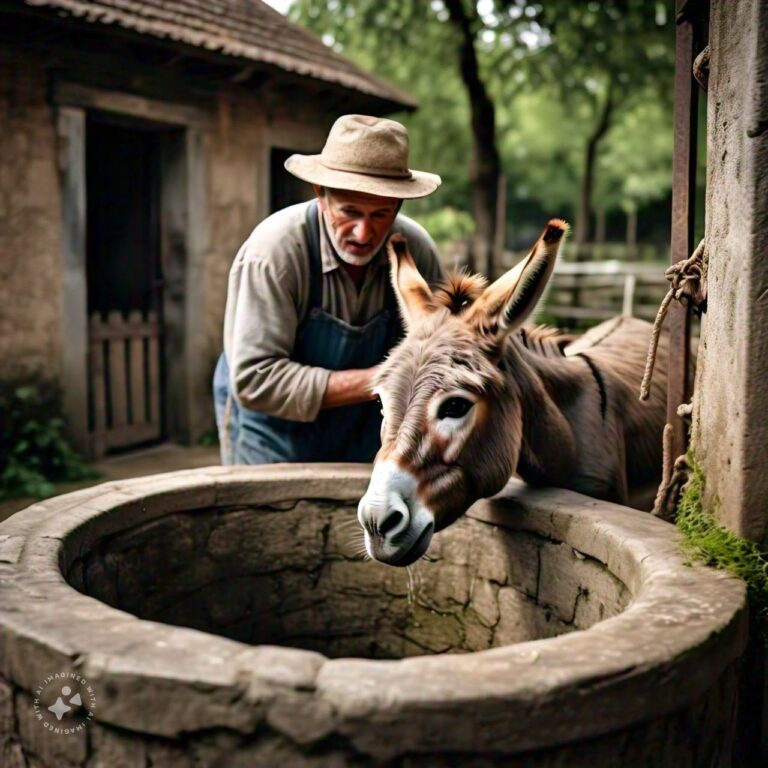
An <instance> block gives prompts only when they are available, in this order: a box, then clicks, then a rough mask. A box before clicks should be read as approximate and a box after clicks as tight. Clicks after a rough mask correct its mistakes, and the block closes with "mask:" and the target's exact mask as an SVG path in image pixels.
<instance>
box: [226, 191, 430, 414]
mask: <svg viewBox="0 0 768 768" xmlns="http://www.w3.org/2000/svg"><path fill="white" fill-rule="evenodd" d="M308 205H309V203H300V204H298V205H293V206H291V207H289V208H285V209H284V210H282V211H278V212H277V213H274V214H273V215H272V216H270V217H269V218H267V219H265V220H264V221H263V222H261V224H259V225H258V226H257V227H256V229H254V230H253V232H252V233H251V235H250V236H249V237H248V239H247V240H246V241H245V243H243V245H242V247H241V248H240V250H239V252H238V254H237V256H236V257H235V261H234V263H233V264H232V268H231V270H230V273H229V288H228V291H227V308H226V313H225V317H224V351H225V353H226V356H227V361H228V363H229V369H230V386H231V388H232V392H233V393H234V394H235V397H236V398H237V401H238V402H239V403H240V404H241V405H242V406H244V407H246V408H249V409H251V410H256V411H261V412H263V413H268V414H270V415H272V416H280V417H282V418H284V419H291V420H294V421H314V419H315V418H317V414H318V412H319V411H320V406H321V404H322V401H323V396H324V395H325V390H326V387H327V385H328V378H329V376H330V374H331V371H329V370H327V369H325V368H318V367H315V366H309V365H303V364H301V363H298V362H296V361H295V360H293V359H291V356H292V353H293V347H294V342H295V339H296V331H297V328H298V326H299V324H300V323H301V321H302V319H303V318H304V315H305V314H306V312H307V311H308V306H307V305H308V302H309V280H310V276H309V254H308V251H307V236H306V209H307V206H308ZM320 221H321V226H320V254H321V264H322V274H323V277H322V279H323V302H322V309H323V310H324V311H325V312H328V313H329V314H331V315H333V316H334V317H338V318H339V319H341V320H344V321H345V322H347V323H350V324H353V325H362V324H364V323H366V322H367V321H368V320H370V318H371V317H373V316H374V315H375V314H376V313H377V312H380V311H381V310H382V309H383V308H384V303H385V298H386V289H387V283H388V281H389V261H388V259H387V254H386V249H385V248H384V247H382V248H381V249H380V250H379V252H378V253H377V254H376V255H375V256H374V257H373V259H372V261H371V262H370V264H369V265H368V269H367V271H366V276H365V281H364V283H363V285H362V287H361V288H360V290H359V291H358V290H357V288H356V287H355V285H354V283H353V282H352V279H351V278H350V276H349V275H348V274H347V272H346V270H345V269H344V268H343V267H342V262H341V260H340V259H339V257H338V256H337V255H336V253H335V251H334V249H333V245H332V244H331V242H330V239H329V237H328V235H327V233H326V231H325V227H324V224H323V219H322V216H321V217H320ZM394 232H401V233H402V234H404V235H405V237H406V238H407V240H408V247H409V250H410V252H411V254H412V255H413V258H414V260H415V262H416V265H417V266H418V268H419V271H420V272H421V274H422V275H423V276H424V278H425V279H426V280H427V282H428V283H430V284H431V285H434V284H435V283H437V282H439V281H440V280H441V279H442V277H443V271H442V267H441V265H440V260H439V256H438V252H437V248H436V247H435V244H434V242H433V241H432V238H431V237H430V236H429V235H428V234H427V232H426V231H425V230H424V228H423V227H421V226H420V225H419V224H417V223H416V222H415V221H413V220H411V219H409V218H407V217H406V216H402V215H398V216H397V218H396V219H395V223H394V225H393V227H392V229H391V230H390V233H394Z"/></svg>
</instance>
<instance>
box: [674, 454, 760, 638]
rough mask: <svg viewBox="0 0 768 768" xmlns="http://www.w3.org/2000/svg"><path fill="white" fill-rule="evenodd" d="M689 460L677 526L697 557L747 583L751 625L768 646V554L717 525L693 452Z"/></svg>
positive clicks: (703, 478) (693, 554)
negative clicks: (708, 504) (705, 495)
mask: <svg viewBox="0 0 768 768" xmlns="http://www.w3.org/2000/svg"><path fill="white" fill-rule="evenodd" d="M688 463H689V465H690V466H691V468H692V471H691V478H690V480H689V482H688V483H687V485H686V486H685V489H684V490H683V494H682V497H681V499H680V504H679V506H678V511H677V527H678V528H679V529H680V531H681V532H682V534H683V537H684V539H685V544H686V548H687V549H688V551H689V552H690V553H691V556H692V557H694V558H695V559H697V560H700V561H702V562H704V563H706V564H707V565H711V566H714V567H715V568H723V569H725V570H727V571H729V572H730V573H732V574H733V575H734V576H738V577H739V578H740V579H743V580H744V581H745V582H746V584H747V594H748V598H749V607H750V618H751V622H752V625H753V627H754V628H755V630H756V632H757V634H758V636H759V637H760V639H761V640H762V642H763V643H764V644H765V645H766V646H767V647H768V556H766V553H764V552H762V551H761V550H760V547H759V546H758V545H757V544H755V543H754V542H753V541H749V540H748V539H743V538H742V537H741V536H738V535H737V534H735V533H733V531H730V530H728V529H727V528H725V527H724V526H722V525H720V524H718V522H717V520H716V519H715V515H714V513H713V511H712V510H711V509H705V508H704V484H705V482H706V480H705V477H704V473H703V472H702V470H701V468H700V467H699V466H698V464H697V463H696V459H695V458H694V456H693V454H692V453H689V455H688Z"/></svg>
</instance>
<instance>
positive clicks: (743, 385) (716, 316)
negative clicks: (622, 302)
mask: <svg viewBox="0 0 768 768" xmlns="http://www.w3.org/2000/svg"><path fill="white" fill-rule="evenodd" d="M709 42H710V49H711V66H710V77H709V88H708V115H707V121H708V130H707V144H708V177H707V221H706V239H707V245H708V252H709V274H708V289H709V301H708V310H707V313H706V316H705V318H704V323H703V327H702V334H701V345H700V348H699V350H700V351H699V363H698V371H697V382H696V390H697V407H696V418H695V424H694V435H693V445H694V446H695V450H696V454H697V457H698V460H699V462H700V464H701V466H702V468H703V469H704V471H705V473H706V476H707V484H706V493H707V496H708V499H709V501H710V502H711V503H713V505H714V507H715V509H716V511H717V514H718V516H719V519H720V520H721V521H722V522H723V523H724V524H726V525H727V526H729V527H730V528H732V529H733V530H735V531H736V532H737V533H739V534H741V535H743V536H747V537H749V538H752V539H754V540H757V541H760V540H765V538H766V534H767V533H768V472H766V467H767V466H768V419H767V418H766V414H767V413H768V5H766V4H765V3H763V2H760V0H744V2H738V3H734V2H730V0H713V2H712V6H711V23H710V41H709Z"/></svg>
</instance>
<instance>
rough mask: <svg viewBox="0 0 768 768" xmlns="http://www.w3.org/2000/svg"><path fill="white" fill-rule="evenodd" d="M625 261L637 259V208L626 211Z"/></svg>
mask: <svg viewBox="0 0 768 768" xmlns="http://www.w3.org/2000/svg"><path fill="white" fill-rule="evenodd" d="M626 241H627V259H628V260H629V261H633V260H634V259H636V258H637V208H630V209H629V211H627V238H626Z"/></svg>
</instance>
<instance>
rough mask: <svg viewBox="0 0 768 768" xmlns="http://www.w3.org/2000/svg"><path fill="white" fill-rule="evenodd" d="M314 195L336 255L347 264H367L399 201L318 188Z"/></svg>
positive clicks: (384, 233)
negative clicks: (323, 215)
mask: <svg viewBox="0 0 768 768" xmlns="http://www.w3.org/2000/svg"><path fill="white" fill-rule="evenodd" d="M315 194H316V195H317V197H318V200H319V205H320V210H321V211H323V213H324V214H325V221H326V224H327V225H328V230H329V234H330V236H331V238H332V240H333V245H334V247H335V248H336V252H337V253H338V254H339V256H340V257H341V258H342V259H343V260H344V261H346V262H347V263H349V264H354V265H356V266H362V265H364V264H367V263H368V262H369V261H370V260H371V258H372V257H373V255H374V254H375V253H376V252H377V251H378V250H379V247H380V246H381V244H382V243H383V242H384V238H385V237H386V236H387V233H388V232H389V230H390V229H391V227H392V225H393V224H394V223H395V216H397V212H398V210H399V209H400V203H401V201H400V200H398V199H396V198H393V197H377V196H376V195H367V194H365V193H363V192H347V191H345V190H340V189H325V190H323V189H322V188H320V187H315Z"/></svg>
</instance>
